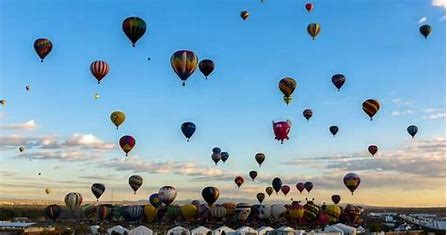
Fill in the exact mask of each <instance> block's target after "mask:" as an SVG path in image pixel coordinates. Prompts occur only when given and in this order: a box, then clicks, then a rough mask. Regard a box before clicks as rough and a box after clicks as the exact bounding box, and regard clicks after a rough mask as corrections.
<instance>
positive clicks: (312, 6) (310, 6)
mask: <svg viewBox="0 0 447 235" xmlns="http://www.w3.org/2000/svg"><path fill="white" fill-rule="evenodd" d="M305 7H306V10H307V11H308V12H311V11H312V9H313V8H314V5H313V4H312V3H310V2H308V3H306V5H305Z"/></svg>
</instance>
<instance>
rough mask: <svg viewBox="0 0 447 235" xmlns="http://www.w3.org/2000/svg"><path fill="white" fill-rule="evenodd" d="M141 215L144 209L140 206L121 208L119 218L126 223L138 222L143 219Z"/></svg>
mask: <svg viewBox="0 0 447 235" xmlns="http://www.w3.org/2000/svg"><path fill="white" fill-rule="evenodd" d="M143 215H144V207H143V206H141V205H135V206H123V207H121V216H123V217H124V219H125V220H126V221H127V222H132V221H138V220H140V219H141V218H143Z"/></svg>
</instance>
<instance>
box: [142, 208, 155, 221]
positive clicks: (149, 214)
mask: <svg viewBox="0 0 447 235" xmlns="http://www.w3.org/2000/svg"><path fill="white" fill-rule="evenodd" d="M157 211H158V209H157V208H155V207H154V206H153V205H151V204H148V205H145V206H144V215H145V216H146V219H147V220H148V221H149V222H152V221H154V219H155V216H157Z"/></svg>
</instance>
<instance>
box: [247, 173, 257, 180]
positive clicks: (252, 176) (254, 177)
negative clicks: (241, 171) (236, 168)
mask: <svg viewBox="0 0 447 235" xmlns="http://www.w3.org/2000/svg"><path fill="white" fill-rule="evenodd" d="M248 175H249V176H250V178H251V180H255V179H256V176H258V172H256V171H250V172H248Z"/></svg>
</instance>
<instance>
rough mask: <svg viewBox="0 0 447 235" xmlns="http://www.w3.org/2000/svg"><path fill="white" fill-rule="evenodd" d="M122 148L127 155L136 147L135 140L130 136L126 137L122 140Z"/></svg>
mask: <svg viewBox="0 0 447 235" xmlns="http://www.w3.org/2000/svg"><path fill="white" fill-rule="evenodd" d="M120 146H121V149H122V150H123V151H124V152H125V153H126V156H127V154H128V153H129V152H130V151H131V150H132V149H133V147H134V146H135V139H134V138H133V137H132V136H130V135H125V136H123V137H121V138H120Z"/></svg>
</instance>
